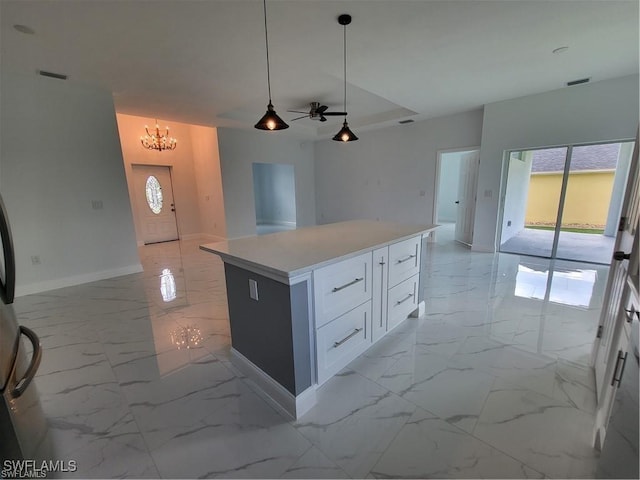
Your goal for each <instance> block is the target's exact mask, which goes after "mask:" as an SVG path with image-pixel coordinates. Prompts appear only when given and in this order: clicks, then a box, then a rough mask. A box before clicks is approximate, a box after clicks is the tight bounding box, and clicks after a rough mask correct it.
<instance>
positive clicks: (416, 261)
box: [389, 236, 422, 287]
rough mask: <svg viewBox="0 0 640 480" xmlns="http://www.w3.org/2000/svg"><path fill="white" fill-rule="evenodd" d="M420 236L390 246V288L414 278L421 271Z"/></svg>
mask: <svg viewBox="0 0 640 480" xmlns="http://www.w3.org/2000/svg"><path fill="white" fill-rule="evenodd" d="M421 245H422V238H421V237H420V236H417V237H413V238H410V239H408V240H404V241H402V242H398V243H394V244H392V245H389V286H390V287H393V286H395V285H397V284H398V283H400V282H402V281H404V280H406V279H407V278H410V277H413V276H414V275H416V274H417V273H418V272H419V271H420V246H421Z"/></svg>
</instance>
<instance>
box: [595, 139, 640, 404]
mask: <svg viewBox="0 0 640 480" xmlns="http://www.w3.org/2000/svg"><path fill="white" fill-rule="evenodd" d="M639 181H640V178H639V176H638V139H637V138H636V144H635V147H634V150H633V157H632V159H631V169H630V171H629V177H628V181H627V193H626V196H625V200H624V203H623V207H622V217H623V218H624V220H623V221H622V222H621V224H622V223H624V225H621V226H623V228H622V229H620V230H619V231H618V234H617V236H616V242H615V246H614V251H615V252H620V253H619V254H618V255H616V254H614V259H613V261H612V263H611V268H610V270H609V279H608V280H607V288H606V290H605V296H604V302H603V308H602V314H601V316H600V325H599V327H598V330H599V333H598V339H597V340H596V343H595V344H594V362H593V363H594V368H595V372H596V392H597V394H598V399H599V400H600V396H601V394H602V392H603V387H604V386H605V375H606V373H607V370H608V367H609V364H610V362H611V356H612V349H611V346H612V345H614V344H615V340H616V335H617V334H619V328H618V324H619V322H620V320H619V319H620V318H622V317H623V315H621V313H622V312H621V311H620V308H621V301H622V297H623V294H624V291H625V285H626V283H627V277H628V276H629V275H634V274H635V275H637V272H635V273H634V269H635V270H637V252H636V251H635V248H634V246H635V247H637V245H635V243H636V242H637V238H638V232H637V228H638V203H639V202H640V192H639V191H638V182H639ZM630 261H632V262H635V263H636V265H635V266H634V265H633V264H631V263H630Z"/></svg>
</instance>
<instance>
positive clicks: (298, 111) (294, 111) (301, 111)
mask: <svg viewBox="0 0 640 480" xmlns="http://www.w3.org/2000/svg"><path fill="white" fill-rule="evenodd" d="M287 112H291V113H306V114H307V115H309V111H308V110H307V111H303V110H287Z"/></svg>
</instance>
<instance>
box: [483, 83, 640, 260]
mask: <svg viewBox="0 0 640 480" xmlns="http://www.w3.org/2000/svg"><path fill="white" fill-rule="evenodd" d="M637 127H638V75H632V76H628V77H622V78H617V79H613V80H606V81H602V82H595V83H591V84H584V85H577V86H573V87H566V88H562V89H560V90H554V91H552V92H547V93H541V94H537V95H530V96H527V97H521V98H516V99H513V100H506V101H502V102H497V103H492V104H489V105H485V108H484V120H483V128H482V143H481V145H482V146H481V149H480V172H479V176H478V199H477V203H476V214H475V230H474V236H473V250H477V251H489V252H493V251H495V248H496V230H497V228H496V227H497V221H498V204H499V196H500V183H501V174H502V166H503V162H502V159H503V154H504V152H505V151H506V150H523V149H527V148H535V147H545V146H556V145H564V144H572V143H588V142H598V141H610V140H623V139H633V138H634V137H635V132H636V129H637Z"/></svg>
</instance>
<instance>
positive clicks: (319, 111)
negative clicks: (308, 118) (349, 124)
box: [316, 105, 329, 115]
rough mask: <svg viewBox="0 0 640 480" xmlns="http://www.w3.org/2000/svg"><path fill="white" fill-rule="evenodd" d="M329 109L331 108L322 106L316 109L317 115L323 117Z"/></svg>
mask: <svg viewBox="0 0 640 480" xmlns="http://www.w3.org/2000/svg"><path fill="white" fill-rule="evenodd" d="M327 108H329V107H327V106H326V105H320V106H319V107H318V108H316V113H319V114H320V115H322V114H323V113H324V111H325V110H326V109H327Z"/></svg>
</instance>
